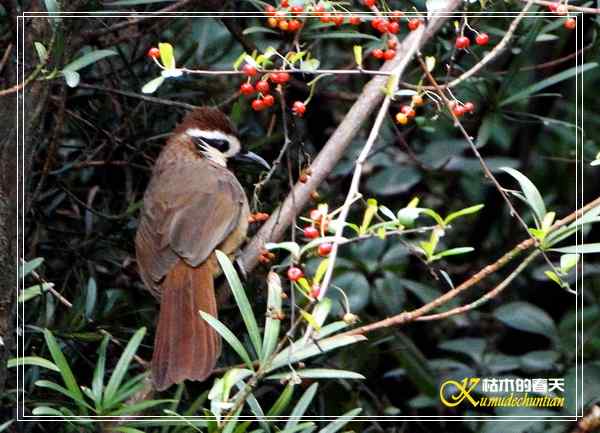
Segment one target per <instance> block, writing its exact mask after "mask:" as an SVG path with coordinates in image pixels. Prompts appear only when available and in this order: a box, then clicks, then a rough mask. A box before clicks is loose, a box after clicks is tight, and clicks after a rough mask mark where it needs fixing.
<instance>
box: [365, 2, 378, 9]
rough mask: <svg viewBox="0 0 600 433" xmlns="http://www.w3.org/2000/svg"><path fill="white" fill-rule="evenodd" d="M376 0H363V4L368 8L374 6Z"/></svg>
mask: <svg viewBox="0 0 600 433" xmlns="http://www.w3.org/2000/svg"><path fill="white" fill-rule="evenodd" d="M375 3H376V0H363V4H364V5H365V6H366V7H368V8H372V7H373V6H375Z"/></svg>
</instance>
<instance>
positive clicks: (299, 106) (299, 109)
mask: <svg viewBox="0 0 600 433" xmlns="http://www.w3.org/2000/svg"><path fill="white" fill-rule="evenodd" d="M292 111H293V112H294V114H295V115H296V116H298V117H302V116H303V115H304V113H305V112H306V105H304V102H301V101H296V102H294V104H293V105H292Z"/></svg>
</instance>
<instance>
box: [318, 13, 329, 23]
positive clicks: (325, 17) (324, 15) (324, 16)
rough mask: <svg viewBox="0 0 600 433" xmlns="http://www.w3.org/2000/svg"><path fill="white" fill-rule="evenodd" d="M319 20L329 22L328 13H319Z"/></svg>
mask: <svg viewBox="0 0 600 433" xmlns="http://www.w3.org/2000/svg"><path fill="white" fill-rule="evenodd" d="M319 21H321V22H322V23H328V22H329V14H323V15H321V18H319Z"/></svg>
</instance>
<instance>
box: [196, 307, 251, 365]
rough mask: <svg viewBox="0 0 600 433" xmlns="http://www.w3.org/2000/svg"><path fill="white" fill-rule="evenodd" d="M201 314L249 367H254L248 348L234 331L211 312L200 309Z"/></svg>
mask: <svg viewBox="0 0 600 433" xmlns="http://www.w3.org/2000/svg"><path fill="white" fill-rule="evenodd" d="M200 315H201V316H202V318H203V319H204V320H206V322H207V323H208V324H209V325H210V326H212V328H213V329H214V330H215V331H217V332H218V333H219V335H220V336H221V337H223V340H225V341H226V342H227V343H229V345H230V346H231V348H232V349H233V350H235V352H236V353H237V354H238V355H239V357H240V358H241V359H242V361H244V362H245V363H246V365H247V366H248V368H250V369H252V361H251V360H250V355H248V352H247V351H246V349H244V345H243V344H242V342H241V341H240V340H239V339H238V338H237V337H236V336H235V334H234V333H233V332H231V331H230V330H229V328H228V327H227V326H225V325H224V324H223V323H222V322H221V321H220V320H219V319H217V318H216V317H213V316H211V315H210V314H208V313H206V312H204V311H200Z"/></svg>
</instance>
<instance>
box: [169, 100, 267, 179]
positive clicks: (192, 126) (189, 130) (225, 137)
mask: <svg viewBox="0 0 600 433" xmlns="http://www.w3.org/2000/svg"><path fill="white" fill-rule="evenodd" d="M175 134H184V135H185V136H186V138H188V139H189V141H190V142H191V143H192V148H193V150H194V152H197V153H198V154H199V155H200V156H202V157H203V158H206V159H208V160H210V161H212V162H214V163H216V164H219V165H221V166H223V167H227V161H228V160H229V159H235V160H240V161H247V162H253V163H256V164H259V165H261V166H262V167H264V168H266V169H267V170H268V169H269V168H270V166H269V164H268V163H267V161H265V160H264V159H263V158H261V157H260V156H258V155H256V154H255V153H252V152H250V151H248V150H246V149H244V147H243V146H242V144H241V142H240V139H239V135H238V133H237V131H236V129H235V127H234V126H233V124H232V123H231V121H230V120H229V118H228V117H227V116H226V115H225V114H224V113H223V112H222V111H221V110H219V109H217V108H211V107H200V108H196V109H195V110H193V111H191V112H189V113H188V114H187V115H186V116H185V117H184V118H183V121H182V122H181V123H180V124H179V126H178V127H177V129H176V130H175Z"/></svg>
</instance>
